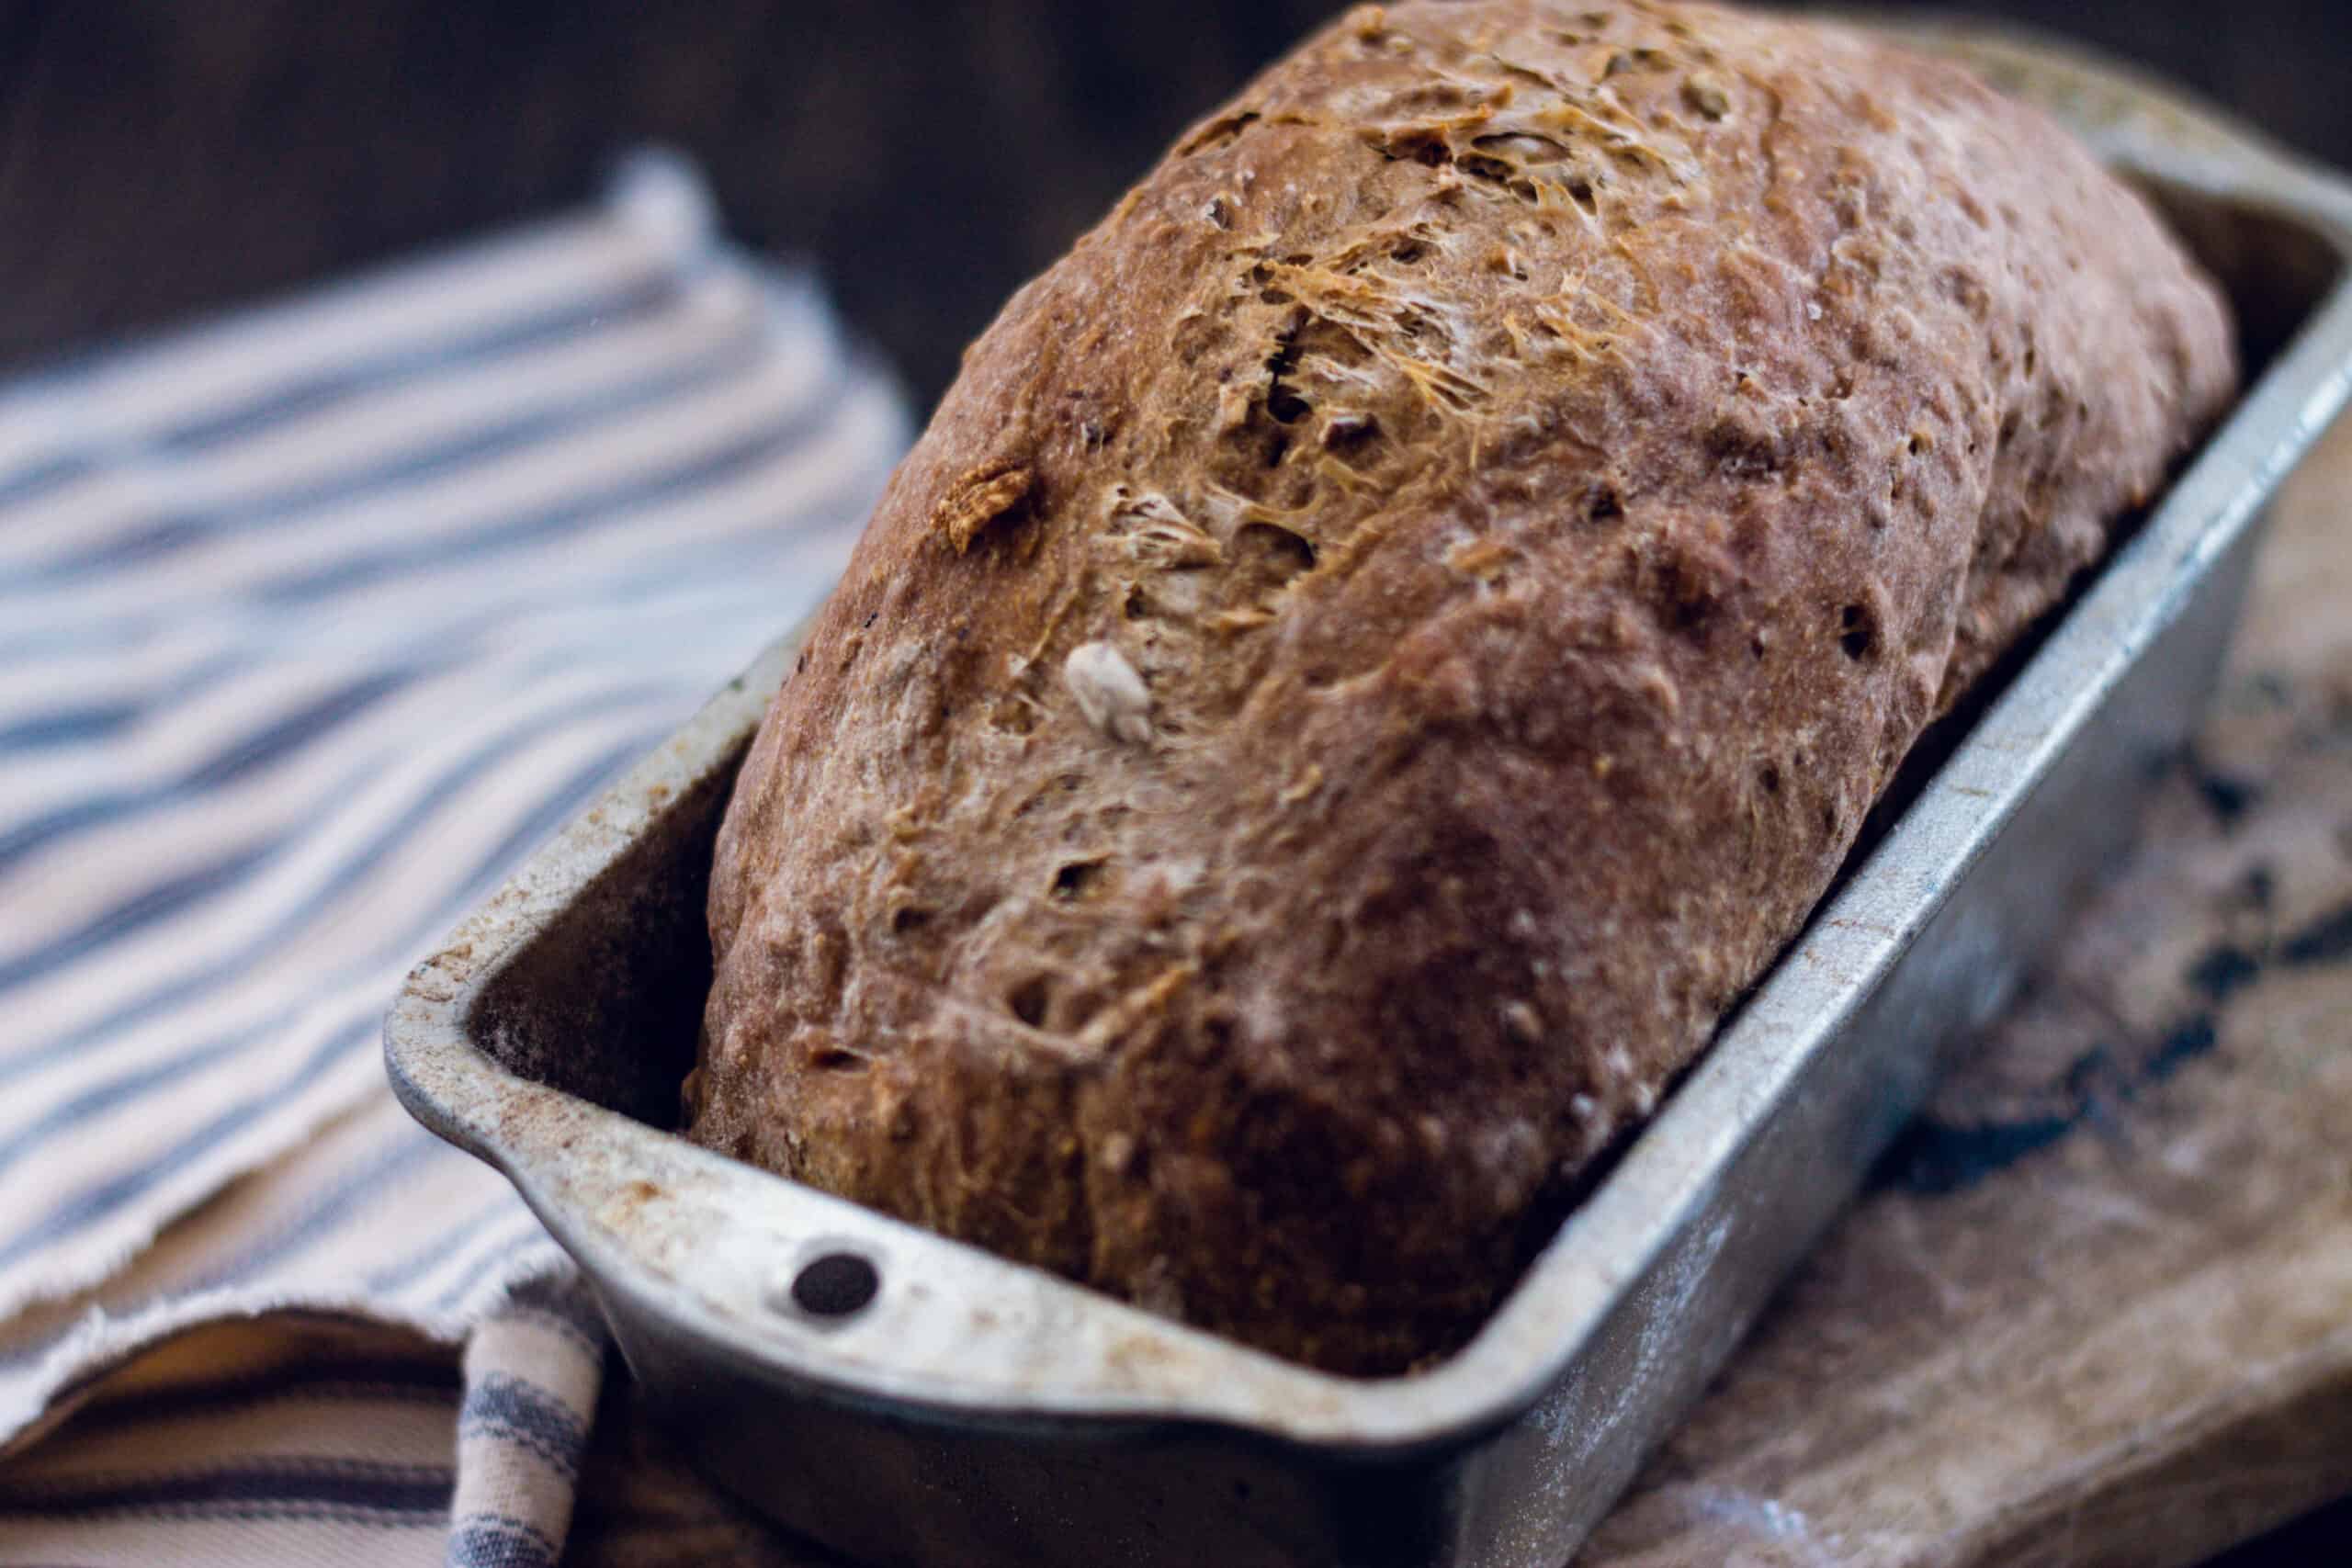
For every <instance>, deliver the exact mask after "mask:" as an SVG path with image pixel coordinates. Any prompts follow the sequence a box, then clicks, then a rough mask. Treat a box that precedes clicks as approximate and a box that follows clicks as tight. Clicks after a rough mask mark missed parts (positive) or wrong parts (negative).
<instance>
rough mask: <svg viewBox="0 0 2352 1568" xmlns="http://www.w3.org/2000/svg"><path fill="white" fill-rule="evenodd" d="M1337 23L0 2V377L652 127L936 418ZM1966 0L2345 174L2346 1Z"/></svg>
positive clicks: (547, 189)
mask: <svg viewBox="0 0 2352 1568" xmlns="http://www.w3.org/2000/svg"><path fill="white" fill-rule="evenodd" d="M1882 3H1883V0H1882ZM1868 4H1869V0H1857V3H1856V4H1854V5H1853V7H1852V8H1856V9H1860V8H1864V7H1866V6H1867V5H1868ZM1333 8H1334V6H1332V5H1331V4H1330V0H1188V3H1187V4H1182V5H1135V6H1129V5H1124V4H1119V3H1117V0H978V3H973V4H944V3H937V0H933V3H924V0H798V3H792V0H674V3H664V4H658V5H646V4H642V3H640V0H577V3H572V4H560V5H559V4H554V3H552V0H499V3H493V4H488V5H452V4H448V3H447V0H440V3H426V0H339V3H338V4H334V5H318V4H315V3H304V0H235V3H233V4H219V5H216V4H209V3H200V0H102V3H97V4H93V3H91V0H0V368H4V367H7V366H9V365H21V364H24V363H27V362H38V361H39V360H40V359H42V358H45V357H47V356H49V355H53V354H54V353H56V352H58V351H59V350H60V349H62V348H63V347H65V346H66V345H71V344H81V343H85V342H88V341H90V340H92V339H94V338H97V337H102V336H106V335H111V334H116V333H123V332H126V331H130V330H131V329H135V328H137V327H140V326H143V325H147V324H150V323H153V322H156V321H167V320H171V319H173V318H175V317H180V316H184V315H187V313H189V312H191V311H195V310H201V309H203V308H205V307H206V306H209V305H211V304H213V303H216V302H219V301H222V300H228V299H246V298H251V297H254V296H255V295H259V294H264V293H266V292H268V291H270V290H274V289H281V288H288V287H289V286H292V285H295V284H299V283H300V282H301V281H302V280H304V279H306V278H311V277H315V276H320V275H322V274H324V273H327V272H331V271H334V270H336V269H339V268H343V267H346V266H349V265H354V264H356V263H359V262H363V261H367V260H371V259H375V258H379V257H381V256H384V255H387V254H394V253H397V252H399V251H401V250H403V249H406V248H408V247H412V246H414V245H417V244H419V243H425V242H429V241H431V240H434V239H437V238H441V237H445V236H448V235H453V234H458V233H462V232H465V231H469V230H472V229H476V228H479V227H481V226H482V225H484V224H488V223H491V222H494V221H496V220H501V219H503V218H507V217H510V216H512V215H514V214H516V213H520V212H526V211H530V210H533V209H546V208H548V207H550V206H553V205H556V204H559V203H561V202H564V201H568V200H571V199H575V198H577V197H579V196H581V195H582V193H583V192H585V191H587V190H589V189H591V188H593V187H594V184H595V181H596V178H597V175H598V171H599V170H600V169H601V168H603V167H604V166H605V164H607V163H608V162H609V161H610V159H611V158H612V156H613V155H614V154H615V153H616V152H617V151H619V150H621V149H623V148H626V147H628V146H630V145H633V144H635V143H638V142H640V141H647V140H658V141H666V142H669V143H671V144H673V145H675V146H678V147H680V148H683V149H684V150H685V151H687V152H691V153H692V154H693V155H694V156H695V158H696V159H697V160H699V161H700V162H701V163H702V164H703V165H704V167H705V168H706V169H707V170H708V171H709V173H710V175H711V176H712V178H713V179H714V181H715V182H716V184H717V186H718V192H719V195H720V197H721V199H722V202H723V205H724V209H725V211H726V213H727V215H728V219H729V222H730V223H731V224H732V226H733V227H734V229H735V231H737V232H738V233H739V234H741V236H743V237H744V238H746V239H748V240H750V241H752V242H753V243H757V244H760V245H763V246H767V247H771V248H774V249H776V250H779V251H786V252H794V253H800V254H812V255H814V256H815V257H816V258H817V259H818V260H819V261H820V263H821V264H822V265H823V267H824V269H825V272H826V275H827V276H828V277H829V278H830V279H831V283H832V286H833V288H834V289H835V291H836V292H837V294H838V296H839V298H840V299H841V300H842V304H843V305H844V306H845V308H846V309H847V310H848V311H849V313H850V315H851V317H852V318H853V319H854V321H856V322H857V323H858V324H859V325H860V326H861V327H862V328H863V329H864V330H865V333H866V334H867V335H868V336H869V337H870V338H871V339H872V340H873V341H875V342H876V343H877V344H879V345H880V346H881V347H882V349H883V350H884V352H885V353H886V354H887V355H888V356H889V357H890V358H891V359H892V360H893V361H895V362H896V363H897V364H898V365H899V367H901V368H902V369H903V370H904V371H905V373H906V374H907V376H908V378H909V382H910V386H911V387H912V388H913V389H914V390H915V392H916V393H917V394H918V396H919V397H921V398H922V399H923V400H926V401H927V400H930V399H931V398H933V397H934V396H936V394H937V392H938V390H939V389H940V388H941V387H942V386H943V385H944V382H945V380H946V378H947V377H948V376H949V375H950V374H951V373H952V372H953V370H954V367H955V364H956V355H957V353H958V352H959V350H960V349H961V347H962V345H963V344H964V343H965V342H966V341H967V340H968V339H969V338H970V337H971V336H972V335H973V334H974V333H976V332H977V331H978V329H979V328H980V327H981V326H983V325H985V324H986V322H987V321H988V319H989V316H990V315H991V314H992V313H993V312H994V310H995V308H996V306H997V304H998V302H999V301H1000V300H1001V299H1003V298H1004V296H1005V295H1006V294H1007V293H1008V292H1009V291H1010V290H1011V289H1012V288H1013V286H1015V285H1016V284H1018V283H1019V282H1020V281H1021V280H1022V279H1023V278H1025V277H1027V276H1030V275H1031V274H1033V273H1035V271H1037V270H1038V269H1039V268H1040V267H1042V266H1044V265H1046V263H1047V262H1049V261H1051V260H1052V259H1053V257H1054V256H1055V255H1056V254H1058V253H1059V252H1060V251H1061V250H1062V249H1063V248H1064V247H1065V246H1066V245H1067V244H1068V243H1069V240H1070V239H1071V238H1072V237H1073V236H1074V235H1075V234H1076V233H1077V232H1078V231H1080V229H1081V228H1082V227H1084V226H1085V225H1086V224H1087V223H1088V222H1090V221H1091V220H1092V219H1093V218H1094V217H1095V215H1097V214H1098V213H1100V212H1101V211H1103V209H1105V208H1106V207H1107V206H1108V205H1109V203H1110V202H1111V200H1112V199H1113V198H1114V197H1115V196H1116V195H1117V193H1118V192H1119V191H1120V190H1121V189H1122V188H1124V187H1125V186H1126V185H1127V184H1128V183H1129V182H1130V181H1131V180H1133V178H1134V177H1135V176H1136V174H1137V173H1139V172H1140V171H1141V170H1142V169H1143V168H1144V167H1145V166H1146V165H1148V164H1149V163H1150V161H1151V160H1152V158H1153V157H1154V156H1155V155H1156V154H1157V153H1158V152H1159V149H1160V148H1161V147H1162V146H1163V145H1164V144H1165V143H1166V142H1167V141H1170V139H1171V138H1172V137H1173V135H1174V134H1175V132H1176V131H1177V130H1179V129H1180V128H1181V127H1182V126H1183V125H1184V124H1185V123H1187V122H1188V121H1189V120H1190V119H1191V118H1193V116H1195V115H1196V114H1198V113H1200V112H1202V111H1203V110H1204V109H1205V108H1207V107H1209V106H1211V105H1212V104H1214V103H1215V102H1216V101H1217V100H1218V99H1219V98H1221V97H1222V96H1225V95H1226V94H1227V93H1229V92H1230V91H1231V90H1232V89H1233V88H1234V87H1235V86H1236V85H1238V84H1239V83H1240V82H1241V81H1242V80H1243V79H1244V78H1245V77H1246V76H1247V75H1248V74H1249V73H1250V72H1251V71H1252V70H1254V69H1255V68H1256V67H1257V66H1258V65H1259V64H1261V62H1264V61H1265V60H1267V59H1268V58H1270V57H1271V56H1272V55H1273V54H1275V53H1276V52H1278V51H1280V50H1281V49H1282V48H1283V45H1284V44H1285V43H1286V42H1287V41H1288V40H1289V39H1292V38H1294V37H1295V36H1296V35H1297V34H1299V33H1300V32H1302V31H1303V30H1305V29H1306V28H1308V27H1309V26H1311V25H1313V24H1314V23H1315V22H1316V21H1317V20H1319V19H1320V18H1321V17H1324V16H1325V15H1327V14H1329V12H1330V11H1331V10H1332V9H1333ZM1973 9H1975V10H1978V11H1980V12H1984V13H1986V14H1995V15H2002V16H2007V17H2017V18H2023V19H2028V20H2031V21H2033V22H2036V23H2038V24H2041V25H2043V26H2046V27H2051V28H2059V29H2062V30H2064V31H2068V32H2071V33H2073V34H2075V35H2076V36H2078V37H2081V38H2085V39H2090V40H2092V41H2094V42H2097V43H2099V44H2102V45H2104V46H2106V47H2108V48H2109V49H2113V50H2117V51H2122V52H2125V53H2128V54H2131V55H2132V56H2134V57H2136V58H2139V59H2142V60H2144V61H2146V62H2149V63H2150V64H2152V65H2154V66H2155V67H2156V68H2157V69H2159V70H2161V71H2164V72H2165V73H2169V74H2171V75H2173V76H2176V77H2177V78H2179V79H2181V80H2183V81H2185V82H2188V83H2189V84H2191V85H2195V86H2197V87H2199V88H2200V89H2202V90H2204V91H2205V92H2207V93H2209V94H2211V96H2214V97H2216V98H2218V99H2220V100H2221V101H2222V102H2224V103H2226V104H2229V105H2231V106H2233V107H2235V108H2237V109H2239V110H2240V111H2241V112H2243V113H2244V114H2245V115H2246V116H2248V117H2249V118H2253V119H2255V120H2256V121H2257V122H2259V123H2261V124H2263V125H2265V126H2266V127H2267V128H2269V129H2270V130H2273V131H2274V132H2276V133H2277V134H2278V135H2279V136H2280V137H2282V138H2284V139H2286V140H2288V141H2291V142H2294V143H2296V144H2298V145H2300V146H2302V147H2304V148H2307V149H2309V150H2311V151H2312V152H2317V153H2320V154H2322V155H2324V156H2327V157H2330V158H2332V159H2334V160H2335V161H2336V162H2339V163H2347V164H2352V91H2347V90H2346V89H2347V87H2352V3H2347V0H2229V3H2228V4H2219V3H2216V0H1982V3H1979V4H1977V5H1975V6H1973Z"/></svg>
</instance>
